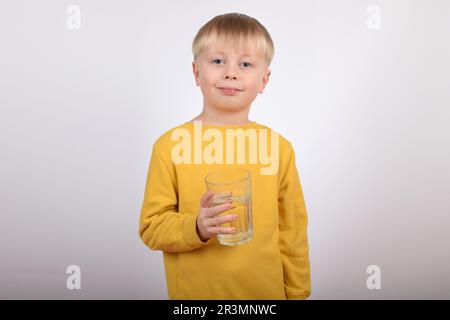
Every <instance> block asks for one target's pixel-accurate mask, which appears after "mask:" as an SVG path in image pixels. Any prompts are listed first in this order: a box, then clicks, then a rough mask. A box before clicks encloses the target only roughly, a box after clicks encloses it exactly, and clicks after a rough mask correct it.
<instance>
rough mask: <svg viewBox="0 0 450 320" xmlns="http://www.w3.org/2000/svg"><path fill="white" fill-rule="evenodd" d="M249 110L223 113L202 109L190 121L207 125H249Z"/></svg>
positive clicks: (222, 111)
mask: <svg viewBox="0 0 450 320" xmlns="http://www.w3.org/2000/svg"><path fill="white" fill-rule="evenodd" d="M249 109H250V108H245V109H243V110H238V111H235V110H233V111H224V110H220V109H212V108H205V107H203V110H202V112H201V113H200V114H199V115H198V116H196V117H195V118H194V119H192V120H191V122H192V121H202V122H203V123H204V124H209V125H243V124H249V123H251V122H252V121H251V120H249V119H248V113H249Z"/></svg>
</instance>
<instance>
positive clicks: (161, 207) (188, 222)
mask: <svg viewBox="0 0 450 320" xmlns="http://www.w3.org/2000/svg"><path fill="white" fill-rule="evenodd" d="M198 201H199V202H200V199H199V200H198ZM177 208H178V196H177V186H176V179H175V170H174V169H173V165H168V164H167V163H166V162H165V161H164V160H163V157H161V154H160V152H159V149H158V147H157V144H156V143H155V144H154V145H153V150H152V155H151V159H150V165H149V169H148V174H147V182H146V186H145V193H144V200H143V203H142V208H141V214H140V219H139V235H140V238H141V239H142V241H143V242H144V243H145V245H146V246H148V247H149V248H150V249H152V250H162V251H167V252H185V251H190V250H193V249H196V248H198V247H200V246H203V245H206V244H209V243H210V242H211V238H210V239H208V240H207V241H202V240H201V239H200V238H199V236H198V234H197V231H196V227H197V213H196V212H184V213H180V212H177Z"/></svg>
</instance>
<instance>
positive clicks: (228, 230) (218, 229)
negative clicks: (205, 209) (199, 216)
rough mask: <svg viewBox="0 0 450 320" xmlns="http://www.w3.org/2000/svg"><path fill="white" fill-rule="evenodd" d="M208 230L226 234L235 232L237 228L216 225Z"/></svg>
mask: <svg viewBox="0 0 450 320" xmlns="http://www.w3.org/2000/svg"><path fill="white" fill-rule="evenodd" d="M206 230H207V231H208V232H209V233H211V234H224V233H234V232H235V231H236V228H233V227H230V228H227V227H220V226H214V227H209V228H207V229H206Z"/></svg>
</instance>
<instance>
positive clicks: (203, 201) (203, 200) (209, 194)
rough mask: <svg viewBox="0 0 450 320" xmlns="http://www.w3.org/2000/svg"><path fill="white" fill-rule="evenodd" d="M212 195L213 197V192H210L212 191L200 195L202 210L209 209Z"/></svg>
mask: <svg viewBox="0 0 450 320" xmlns="http://www.w3.org/2000/svg"><path fill="white" fill-rule="evenodd" d="M213 195H214V191H212V190H208V191H206V192H205V193H204V194H203V195H202V198H201V201H200V204H201V206H202V208H209V207H210V205H209V200H210V199H211V198H212V196H213Z"/></svg>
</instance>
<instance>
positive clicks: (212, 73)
mask: <svg viewBox="0 0 450 320" xmlns="http://www.w3.org/2000/svg"><path fill="white" fill-rule="evenodd" d="M219 78H220V74H219V73H218V72H217V70H214V69H212V68H205V69H204V70H203V72H202V73H200V77H199V79H200V81H201V82H202V83H203V84H204V85H215V84H216V82H217V80H218V79H219Z"/></svg>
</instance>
